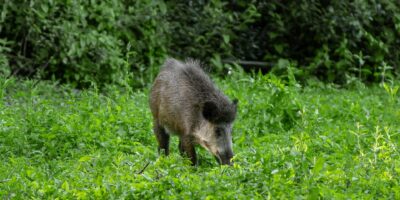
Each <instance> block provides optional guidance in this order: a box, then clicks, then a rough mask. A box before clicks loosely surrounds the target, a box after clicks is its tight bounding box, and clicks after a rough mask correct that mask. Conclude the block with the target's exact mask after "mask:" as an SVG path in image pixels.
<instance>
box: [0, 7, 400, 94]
mask: <svg viewBox="0 0 400 200" xmlns="http://www.w3.org/2000/svg"><path fill="white" fill-rule="evenodd" d="M399 13H400V1H397V0H384V1H363V0H358V1H315V0H304V1H301V2H299V1H296V0H292V1H285V3H281V1H268V2H266V1H265V0H252V1H248V0H235V1H222V0H201V1H180V0H169V1H153V0H135V1H122V0H91V1H53V0H35V1H32V0H19V1H4V3H2V4H0V73H6V74H9V73H12V74H14V75H20V76H24V77H38V78H41V79H46V80H51V79H55V80H59V81H62V82H67V83H71V84H74V85H75V86H77V87H80V88H84V87H89V86H90V85H91V84H93V83H94V84H97V85H98V86H99V87H102V86H104V85H105V84H110V83H111V84H119V85H123V84H124V83H123V81H121V80H126V79H129V77H137V78H135V79H129V80H131V83H129V84H130V85H131V86H133V87H142V86H144V85H146V84H147V83H148V82H151V80H152V79H153V77H154V71H156V70H155V69H157V67H158V66H159V65H160V64H161V63H162V62H163V61H164V59H165V57H167V56H172V57H176V58H180V59H184V58H187V57H192V58H196V59H200V60H201V61H203V62H205V63H207V64H209V63H212V62H213V61H215V59H218V58H221V59H222V60H225V59H229V60H237V59H240V60H251V61H264V62H267V63H270V64H269V65H267V64H266V65H263V66H260V67H259V68H261V70H263V71H264V72H266V71H271V70H272V71H274V72H275V73H277V74H279V73H282V72H285V71H286V69H285V67H286V66H285V65H283V66H282V65H279V63H282V61H286V62H290V63H292V66H293V67H296V69H297V70H295V71H294V72H295V75H296V77H297V78H298V79H299V80H306V79H308V78H309V77H318V78H319V79H320V80H322V81H327V82H335V83H339V84H344V83H346V82H347V81H349V80H352V79H353V78H354V77H356V78H357V79H360V80H362V81H363V82H377V81H381V76H382V74H386V76H387V77H389V78H391V77H393V76H398V75H399V68H398V66H400V51H398V47H399V46H400V40H399V39H398V38H400V14H399ZM246 68H251V69H253V68H254V66H246ZM219 70H221V69H213V71H215V72H219ZM249 71H250V70H249Z"/></svg>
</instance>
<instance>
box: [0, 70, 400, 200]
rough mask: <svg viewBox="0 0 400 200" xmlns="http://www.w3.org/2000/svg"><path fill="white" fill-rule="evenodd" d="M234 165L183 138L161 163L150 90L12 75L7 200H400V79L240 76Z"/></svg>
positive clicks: (232, 88) (4, 136) (2, 155)
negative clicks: (347, 82)
mask: <svg viewBox="0 0 400 200" xmlns="http://www.w3.org/2000/svg"><path fill="white" fill-rule="evenodd" d="M217 84H218V85H219V86H220V87H221V88H222V89H223V90H224V91H225V92H226V93H227V94H228V95H229V96H231V97H237V98H238V99H239V102H240V103H239V105H240V109H239V115H238V119H237V121H236V123H235V126H234V133H233V140H234V151H235V153H236V156H235V157H234V160H235V165H234V167H227V166H219V165H217V162H216V161H215V160H214V158H213V157H212V156H211V155H210V154H209V153H208V152H206V151H205V150H204V149H202V148H200V147H199V148H197V151H198V152H199V160H200V164H199V166H198V167H191V166H190V164H189V161H188V160H187V159H184V158H182V157H181V156H180V155H179V153H178V150H177V138H173V139H172V149H171V150H172V154H171V155H170V156H169V157H158V155H157V152H156V149H157V145H156V140H155V138H154V136H153V133H152V130H151V127H152V126H151V115H150V112H149V109H148V105H147V93H148V89H147V88H145V89H142V90H138V91H133V90H132V89H131V88H129V87H128V88H125V89H124V88H122V89H121V88H120V87H115V86H108V87H106V88H104V89H103V90H102V91H99V90H97V89H88V90H76V89H73V88H72V87H71V86H66V85H59V84H56V83H54V82H43V81H39V82H37V81H30V80H19V79H15V78H9V79H5V78H1V79H0V196H1V197H3V198H5V199H10V198H11V199H24V198H29V199H43V198H51V199H53V198H61V199H64V198H66V199H71V198H78V199H88V198H90V199H112V198H133V197H135V199H137V198H141V197H143V198H146V199H176V198H184V199H188V198H191V197H197V198H201V199H204V198H205V199H232V198H239V199H249V198H250V197H253V198H256V199H265V198H273V199H275V198H289V199H293V198H295V197H296V198H310V199H317V198H319V197H322V198H327V199H332V198H335V199H336V198H339V199H342V198H354V199H360V198H363V199H369V198H383V199H399V198H400V178H399V177H400V152H399V147H400V120H399V119H400V109H399V108H400V101H399V99H398V94H397V93H398V92H397V90H398V88H399V84H398V83H396V84H389V85H384V86H377V85H376V86H371V87H365V86H364V85H363V84H362V83H359V82H358V83H357V84H353V86H348V87H346V88H339V86H337V85H334V84H322V83H320V82H318V81H309V83H308V85H309V86H306V87H302V86H300V85H299V84H297V83H296V81H295V79H294V78H293V76H289V79H287V80H286V79H280V78H277V77H275V76H272V75H265V76H264V75H260V74H254V75H251V76H249V75H244V74H243V73H238V72H233V73H231V75H230V76H228V77H227V78H226V79H225V80H221V79H217Z"/></svg>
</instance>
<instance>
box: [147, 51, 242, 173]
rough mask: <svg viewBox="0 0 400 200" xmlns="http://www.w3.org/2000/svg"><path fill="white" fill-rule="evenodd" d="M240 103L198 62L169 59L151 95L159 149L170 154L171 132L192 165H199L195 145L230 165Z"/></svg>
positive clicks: (221, 162) (181, 151)
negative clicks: (211, 77)
mask: <svg viewBox="0 0 400 200" xmlns="http://www.w3.org/2000/svg"><path fill="white" fill-rule="evenodd" d="M237 103H238V101H237V99H235V100H233V101H232V102H231V101H230V100H229V99H228V97H227V96H225V95H224V94H223V93H222V92H221V91H220V90H218V89H217V88H216V86H215V85H214V83H213V82H212V80H211V79H210V78H209V76H208V75H207V74H206V73H205V72H204V71H203V69H202V67H201V66H200V64H199V62H197V61H194V60H187V61H185V62H181V61H178V60H175V59H172V58H170V59H167V60H166V61H165V63H164V65H163V66H162V68H161V70H160V73H159V74H158V76H157V77H156V79H155V81H154V84H153V87H152V88H151V92H150V98H149V104H150V109H151V112H152V115H153V125H154V127H153V130H154V134H155V136H156V138H157V141H158V151H159V152H163V153H164V154H165V155H168V154H169V139H170V135H177V136H178V137H179V151H180V153H181V155H186V156H188V158H189V159H190V160H191V162H192V165H196V164H197V159H196V151H195V145H196V144H200V145H201V146H203V147H204V148H205V149H207V150H208V151H209V152H211V153H212V154H213V155H214V156H215V158H216V159H217V161H218V162H219V163H220V164H228V165H231V164H232V162H231V158H232V157H233V150H232V134H231V133H232V124H233V122H234V120H235V117H236V112H237Z"/></svg>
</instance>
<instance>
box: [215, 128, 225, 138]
mask: <svg viewBox="0 0 400 200" xmlns="http://www.w3.org/2000/svg"><path fill="white" fill-rule="evenodd" d="M222 134H224V129H222V128H216V129H215V135H216V136H217V137H221V136H222Z"/></svg>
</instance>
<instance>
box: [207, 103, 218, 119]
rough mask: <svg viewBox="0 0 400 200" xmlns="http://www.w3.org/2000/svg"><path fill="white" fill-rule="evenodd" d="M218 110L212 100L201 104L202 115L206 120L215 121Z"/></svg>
mask: <svg viewBox="0 0 400 200" xmlns="http://www.w3.org/2000/svg"><path fill="white" fill-rule="evenodd" d="M218 115H219V111H218V106H217V105H216V104H215V103H214V102H212V101H207V102H205V103H204V105H203V117H204V118H205V119H206V120H208V121H211V122H212V121H215V119H217V118H218Z"/></svg>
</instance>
